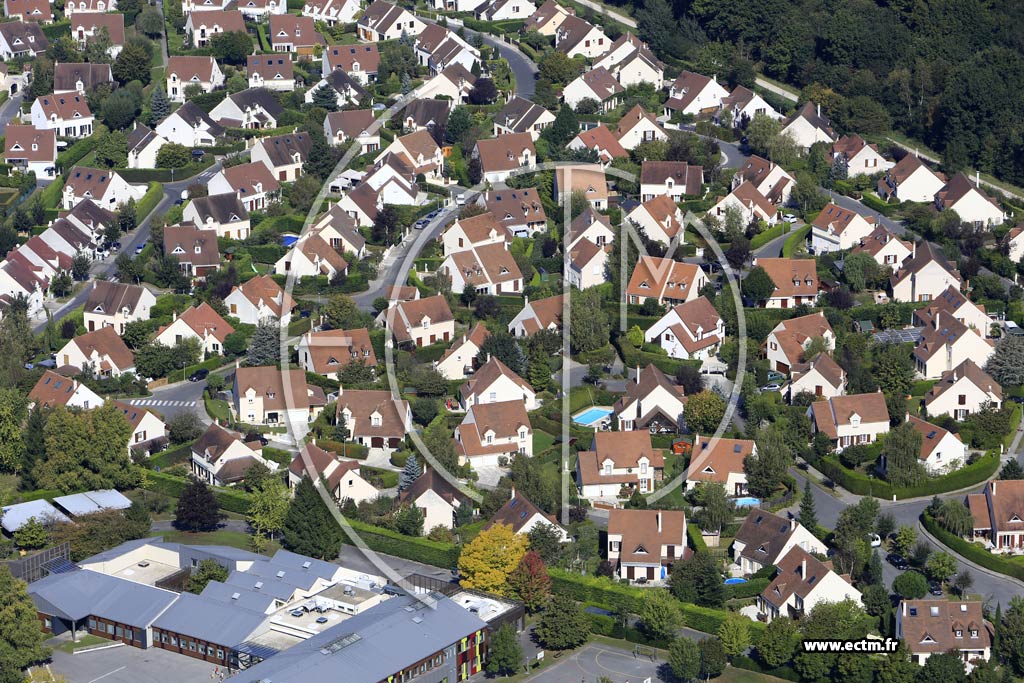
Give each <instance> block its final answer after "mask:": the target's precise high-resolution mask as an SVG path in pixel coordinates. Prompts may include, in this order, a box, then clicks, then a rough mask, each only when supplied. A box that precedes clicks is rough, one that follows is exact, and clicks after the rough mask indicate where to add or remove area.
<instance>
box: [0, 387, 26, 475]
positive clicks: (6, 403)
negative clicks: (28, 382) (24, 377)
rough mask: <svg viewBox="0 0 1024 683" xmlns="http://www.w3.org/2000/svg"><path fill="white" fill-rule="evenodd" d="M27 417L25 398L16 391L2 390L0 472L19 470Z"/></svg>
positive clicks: (0, 395) (0, 404) (0, 389)
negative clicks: (23, 430) (23, 428)
mask: <svg viewBox="0 0 1024 683" xmlns="http://www.w3.org/2000/svg"><path fill="white" fill-rule="evenodd" d="M27 416H28V401H27V400H26V399H25V396H24V395H23V394H22V393H21V392H19V391H17V390H16V389H3V388H0V471H3V472H14V471H15V470H17V469H18V465H19V464H20V462H21V458H22V450H23V449H24V447H25V440H24V439H23V438H22V431H21V426H22V424H23V423H24V422H25V418H26V417H27Z"/></svg>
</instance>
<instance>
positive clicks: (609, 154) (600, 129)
mask: <svg viewBox="0 0 1024 683" xmlns="http://www.w3.org/2000/svg"><path fill="white" fill-rule="evenodd" d="M567 147H568V148H569V149H573V150H577V151H582V150H584V149H589V150H591V151H593V152H594V153H595V154H597V160H598V162H599V163H600V164H601V165H602V166H605V167H607V166H608V165H609V164H611V162H612V161H614V160H615V159H625V158H627V157H629V152H627V151H626V150H625V149H624V148H623V146H622V145H621V144H619V141H618V140H617V139H616V138H615V134H614V133H613V132H612V131H611V130H609V128H608V126H606V125H604V124H603V123H602V124H600V125H598V126H595V127H593V128H588V129H587V130H581V131H580V132H579V133H578V134H577V135H576V137H574V138H573V139H572V140H571V141H570V142H569V144H568V145H567Z"/></svg>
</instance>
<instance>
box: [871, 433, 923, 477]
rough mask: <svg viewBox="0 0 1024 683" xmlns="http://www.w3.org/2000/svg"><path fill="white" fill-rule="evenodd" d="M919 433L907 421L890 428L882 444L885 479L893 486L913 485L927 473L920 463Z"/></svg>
mask: <svg viewBox="0 0 1024 683" xmlns="http://www.w3.org/2000/svg"><path fill="white" fill-rule="evenodd" d="M920 454H921V433H920V432H918V431H917V430H916V429H914V426H913V425H912V424H910V423H909V422H904V423H903V424H901V425H900V426H899V427H896V429H892V430H890V431H889V433H888V434H887V435H886V437H885V442H884V443H883V444H882V455H883V457H884V458H885V465H886V474H885V476H886V479H888V480H889V482H890V483H891V484H893V485H894V486H901V487H902V486H913V485H915V484H918V483H920V482H922V481H924V479H925V477H926V476H927V473H926V472H925V471H924V467H923V466H922V465H921V459H920Z"/></svg>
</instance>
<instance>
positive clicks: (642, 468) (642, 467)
mask: <svg viewBox="0 0 1024 683" xmlns="http://www.w3.org/2000/svg"><path fill="white" fill-rule="evenodd" d="M640 474H647V463H645V462H642V463H640Z"/></svg>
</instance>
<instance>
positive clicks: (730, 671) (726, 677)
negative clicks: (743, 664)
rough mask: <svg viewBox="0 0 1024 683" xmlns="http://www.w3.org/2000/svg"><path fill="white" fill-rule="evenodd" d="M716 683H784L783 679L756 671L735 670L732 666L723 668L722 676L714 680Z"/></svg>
mask: <svg viewBox="0 0 1024 683" xmlns="http://www.w3.org/2000/svg"><path fill="white" fill-rule="evenodd" d="M715 680H716V681H718V683H785V681H784V679H782V678H776V677H775V676H769V675H768V674H763V673H760V672H757V671H748V670H747V669H737V668H736V667H734V666H727V667H725V671H723V672H722V675H721V676H719V677H718V678H716V679H715Z"/></svg>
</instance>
